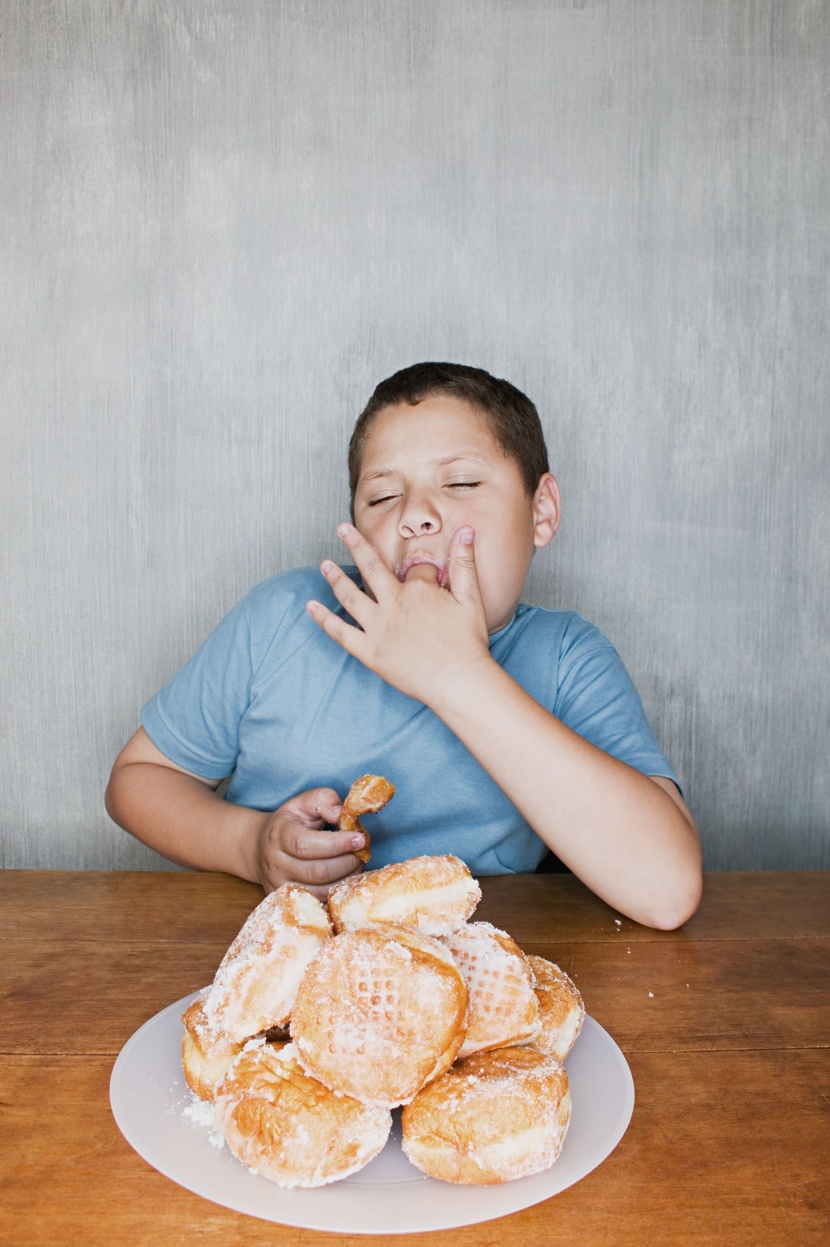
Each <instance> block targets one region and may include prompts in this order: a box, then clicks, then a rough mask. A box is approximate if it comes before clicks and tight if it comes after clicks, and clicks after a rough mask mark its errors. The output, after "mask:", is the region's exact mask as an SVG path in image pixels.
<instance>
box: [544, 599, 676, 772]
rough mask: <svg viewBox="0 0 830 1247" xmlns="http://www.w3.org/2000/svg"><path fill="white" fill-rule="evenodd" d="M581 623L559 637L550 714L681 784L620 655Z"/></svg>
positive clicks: (622, 757) (626, 758) (624, 759)
mask: <svg viewBox="0 0 830 1247" xmlns="http://www.w3.org/2000/svg"><path fill="white" fill-rule="evenodd" d="M577 618H578V617H577ZM579 623H580V624H581V625H582V626H581V628H579V629H577V630H574V633H571V631H570V630H569V629H568V630H566V632H565V636H564V638H563V643H562V651H561V653H560V659H559V687H558V691H557V695H556V701H555V703H554V714H555V715H556V717H557V718H558V719H560V720H561V721H562V722H563V723H564V724H566V726H567V727H569V728H571V729H572V730H573V731H574V732H577V733H578V734H579V735H580V736H582V737H584V739H585V740H588V741H590V742H591V744H592V745H596V746H597V747H598V748H599V749H602V750H603V751H604V752H605V753H608V754H611V756H612V757H615V758H619V760H620V761H621V762H625V763H627V765H628V766H631V767H634V769H635V770H637V771H641V772H642V773H643V774H644V775H661V776H665V777H666V778H667V779H671V780H673V781H674V783H675V784H677V786H678V788H679V787H680V782H679V780H678V778H677V776H676V774H675V772H674V770H673V769H672V767H671V766H670V765H669V763H668V761H667V760H666V758H665V756H664V754H663V752H662V750H661V749H660V746H659V745H658V743H657V740H656V738H655V736H654V733H653V731H652V729H651V726H650V724H649V722H648V718H647V717H646V713H645V710H644V709H643V703H642V701H641V699H640V695H639V693H638V692H637V689H636V688H635V687H634V683H633V681H632V679H631V677H630V675H629V674H628V672H627V670H626V668H625V665H624V663H623V661H622V659H621V658H620V656H619V654H618V653H617V651H616V650H615V649H614V646H613V645H612V644H611V642H610V641H609V640H607V638H606V637H604V636H603V634H602V633H601V632H600V631H599V629H598V628H595V627H594V626H593V625H587V626H586V625H585V622H584V620H579Z"/></svg>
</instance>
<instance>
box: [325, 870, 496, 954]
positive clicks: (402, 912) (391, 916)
mask: <svg viewBox="0 0 830 1247" xmlns="http://www.w3.org/2000/svg"><path fill="white" fill-rule="evenodd" d="M480 900H481V888H480V887H479V886H478V883H477V882H476V880H475V879H474V878H473V877H472V875H471V874H470V872H469V870H468V869H467V867H466V865H465V864H464V862H462V861H461V860H460V858H458V857H453V856H452V854H449V853H446V854H441V855H438V856H436V857H410V858H408V860H407V861H405V862H394V863H393V864H392V865H391V866H383V867H382V868H381V869H380V870H372V871H367V872H366V873H365V874H362V875H350V876H349V878H348V879H344V880H342V882H341V883H338V884H337V885H336V886H335V887H333V888H332V890H331V892H330V893H329V913H330V914H331V917H332V922H333V923H334V929H335V931H336V932H340V931H357V930H359V929H360V928H361V927H368V926H373V925H376V924H378V923H389V922H394V923H397V924H399V925H400V926H405V927H411V928H412V930H414V931H419V932H420V933H421V934H422V935H447V934H449V932H450V931H454V930H455V929H456V928H457V927H459V926H461V924H462V923H463V922H466V921H467V919H468V918H469V917H470V915H471V914H472V912H473V910H474V909H475V907H476V905H477V904H478V902H479V901H480Z"/></svg>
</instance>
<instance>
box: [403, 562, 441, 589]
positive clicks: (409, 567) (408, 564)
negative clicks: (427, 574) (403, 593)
mask: <svg viewBox="0 0 830 1247" xmlns="http://www.w3.org/2000/svg"><path fill="white" fill-rule="evenodd" d="M424 564H427V565H428V566H429V567H434V568H435V569H436V571H437V572H438V585H439V588H443V586H444V585H445V584H446V583H447V580H448V579H449V571H448V568H447V565H446V564H445V563H439V562H438V560H437V559H431V558H430V557H429V555H427V554H411V555H410V556H409V558H406V559H404V561H403V562H402V563H399V564H398V565H397V567H396V568H395V575H396V576H397V577H398V580H399V581H400V582H401V584H403V583H404V581H405V580H406V577H407V575H408V573H409V572H410V571H411V570H412V568H413V567H421V566H423V565H424Z"/></svg>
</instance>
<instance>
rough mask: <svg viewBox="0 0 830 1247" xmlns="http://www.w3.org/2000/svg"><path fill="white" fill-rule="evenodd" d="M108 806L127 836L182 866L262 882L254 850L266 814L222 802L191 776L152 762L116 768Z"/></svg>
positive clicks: (130, 763) (110, 787) (210, 790)
mask: <svg viewBox="0 0 830 1247" xmlns="http://www.w3.org/2000/svg"><path fill="white" fill-rule="evenodd" d="M106 807H107V812H108V813H109V815H110V817H111V818H112V819H113V820H114V821H115V822H116V823H118V825H119V826H120V827H123V828H124V830H125V831H128V832H129V833H130V834H131V835H133V836H135V837H136V839H138V840H141V841H142V843H144V844H146V845H148V846H149V847H150V848H151V849H155V850H156V851H157V852H159V853H161V854H162V855H163V856H164V857H167V858H169V859H170V860H171V861H174V862H176V863H177V864H178V865H180V866H190V867H193V868H194V869H197V870H216V871H224V872H226V873H227V874H232V875H237V876H238V877H239V878H241V879H249V880H251V881H252V882H258V881H259V880H258V876H257V873H256V869H255V864H254V848H255V841H256V836H257V832H258V829H259V828H260V827H261V825H262V823H263V820H264V819H265V818H266V817H267V815H265V814H262V813H260V812H259V811H258V810H251V809H247V808H245V807H243V806H238V805H233V804H231V803H230V802H227V801H223V800H222V799H221V798H220V797H218V796H217V795H216V793H215V792H214V791H213V790H212V789H211V788H210V787H209V786H208V785H207V784H205V783H202V782H201V781H200V780H198V779H196V778H194V777H193V776H191V775H188V774H185V773H183V772H182V771H179V770H173V769H171V768H169V767H165V766H159V765H156V764H155V763H150V762H129V763H122V764H120V765H116V767H115V768H114V770H113V773H112V777H111V779H110V783H109V786H108V788H107V793H106Z"/></svg>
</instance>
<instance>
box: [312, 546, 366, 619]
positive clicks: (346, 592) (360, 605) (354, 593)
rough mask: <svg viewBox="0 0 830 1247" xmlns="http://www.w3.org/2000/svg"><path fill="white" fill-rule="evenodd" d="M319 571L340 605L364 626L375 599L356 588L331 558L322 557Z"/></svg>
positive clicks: (349, 577)
mask: <svg viewBox="0 0 830 1247" xmlns="http://www.w3.org/2000/svg"><path fill="white" fill-rule="evenodd" d="M320 571H321V572H322V573H323V575H324V576H325V578H326V580H327V581H328V583H329V584H330V585H331V588H332V592H333V593H334V596H335V597H336V598H337V600H338V602H339V603H340V605H341V606H343V607H345V609H346V610H347V611H348V612H349V614H350V615H351V617H352V619H354V620H355V621H356V622H357V623H359V624H360V626H361V628H364V629H365V627H366V624H367V623H368V621H369V617H370V615H371V612H372V611H373V610H374V609H375V601H374V599H373V598H370V597H369V596H368V594H366V593H364V592H363V590H362V589H360V588H358V586H357V585H356V584H355V582H354V581H353V580H352V578H351V576H347V575H346V573H345V572H344V571H343V568H342V567H338V566H337V564H336V563H333V562H332V561H331V559H324V560H323V562H322V563H321V564H320Z"/></svg>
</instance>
